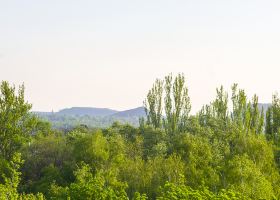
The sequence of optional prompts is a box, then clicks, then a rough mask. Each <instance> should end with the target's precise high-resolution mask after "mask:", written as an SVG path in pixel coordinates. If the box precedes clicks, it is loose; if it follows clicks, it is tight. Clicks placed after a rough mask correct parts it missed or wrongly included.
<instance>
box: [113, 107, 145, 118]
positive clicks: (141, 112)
mask: <svg viewBox="0 0 280 200" xmlns="http://www.w3.org/2000/svg"><path fill="white" fill-rule="evenodd" d="M112 116H113V117H144V116H146V113H145V108H144V107H138V108H133V109H130V110H124V111H120V112H117V113H115V114H113V115H112Z"/></svg>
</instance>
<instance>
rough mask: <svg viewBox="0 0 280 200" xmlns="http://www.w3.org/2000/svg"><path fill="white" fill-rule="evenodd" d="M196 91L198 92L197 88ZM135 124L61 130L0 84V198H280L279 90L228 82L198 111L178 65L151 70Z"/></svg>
mask: <svg viewBox="0 0 280 200" xmlns="http://www.w3.org/2000/svg"><path fill="white" fill-rule="evenodd" d="M202 92H203V91H202ZM143 105H144V107H145V111H146V117H143V118H140V119H139V126H132V125H129V124H124V123H120V122H117V121H116V122H114V123H113V124H112V125H111V126H109V127H104V128H97V127H88V126H86V125H83V124H81V125H78V126H76V127H74V128H71V129H70V130H59V129H55V128H53V127H52V126H51V124H50V123H49V122H47V121H44V120H42V119H40V118H38V117H37V116H36V115H34V114H33V113H32V112H31V108H32V105H31V104H30V103H29V102H28V101H27V100H26V99H25V88H24V85H21V86H19V87H16V86H14V85H13V84H12V83H8V82H6V81H2V82H1V85H0V200H6V199H8V200H10V199H12V200H14V199H15V200H17V199H21V200H25V199H26V200H43V199H57V200H87V199H88V200H90V199H96V200H110V199H133V200H146V199H157V200H168V199H171V200H179V199H183V200H184V199H185V200H187V199H193V200H196V199H197V200H204V199H205V200H206V199H214V200H216V199H220V200H221V199H227V200H229V199H233V200H239V199H280V176H279V172H280V137H279V134H280V98H279V96H278V95H277V94H276V93H275V94H274V95H272V102H271V106H270V107H269V108H268V109H266V110H264V109H262V108H260V107H259V102H258V96H257V95H254V96H253V97H248V95H247V94H246V92H245V91H244V90H243V89H240V88H239V86H238V85H237V84H233V85H232V88H231V91H225V89H224V88H223V86H221V87H219V88H217V89H216V97H215V98H214V99H213V100H212V101H211V102H210V103H209V104H208V105H204V106H203V107H202V108H201V110H200V111H199V112H197V113H196V114H190V111H191V100H190V97H189V94H188V87H187V81H186V78H185V76H184V74H177V75H176V76H174V75H172V74H169V75H167V76H166V77H165V78H164V79H157V80H156V81H155V83H154V84H153V85H152V87H151V89H150V90H149V91H148V93H147V97H146V99H145V100H144V102H143Z"/></svg>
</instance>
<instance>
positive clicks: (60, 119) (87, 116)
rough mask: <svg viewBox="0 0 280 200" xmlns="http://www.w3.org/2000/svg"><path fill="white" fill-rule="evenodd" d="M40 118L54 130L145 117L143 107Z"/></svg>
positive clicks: (41, 114) (83, 109)
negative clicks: (47, 122)
mask: <svg viewBox="0 0 280 200" xmlns="http://www.w3.org/2000/svg"><path fill="white" fill-rule="evenodd" d="M269 106H271V104H270V103H259V109H260V110H261V109H262V108H263V111H264V114H265V113H266V111H267V109H268V107H269ZM34 113H35V114H36V115H38V116H39V117H40V118H42V119H44V120H47V121H49V122H50V123H51V124H52V125H53V127H54V128H71V127H74V126H77V125H80V124H84V125H87V126H89V127H108V126H110V125H112V123H114V122H115V121H118V122H121V123H128V124H130V125H133V126H138V125H139V118H141V117H145V116H146V113H145V109H144V107H137V108H132V109H128V110H124V111H117V110H113V109H109V108H96V107H72V108H64V109H62V110H60V111H58V112H34Z"/></svg>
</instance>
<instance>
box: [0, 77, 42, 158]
mask: <svg viewBox="0 0 280 200" xmlns="http://www.w3.org/2000/svg"><path fill="white" fill-rule="evenodd" d="M30 109H31V104H29V103H27V102H26V101H25V99H24V86H23V85H22V86H20V87H19V90H18V93H17V94H16V89H15V87H14V86H10V85H9V83H8V82H5V81H3V82H2V83H1V85H0V141H1V145H0V157H2V158H4V159H7V160H10V159H11V158H12V157H13V155H14V153H16V152H17V151H18V150H19V149H20V147H21V145H22V144H23V143H24V142H26V140H27V138H28V137H29V136H30V134H31V133H32V130H33V128H34V127H35V125H36V120H35V118H34V117H33V116H32V115H31V114H29V110H30Z"/></svg>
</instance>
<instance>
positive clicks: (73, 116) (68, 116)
mask: <svg viewBox="0 0 280 200" xmlns="http://www.w3.org/2000/svg"><path fill="white" fill-rule="evenodd" d="M33 113H35V114H36V115H38V116H39V117H40V118H42V119H44V120H46V121H49V122H50V123H51V124H52V126H53V127H54V128H59V129H65V128H71V127H74V126H77V125H80V124H84V125H87V126H89V127H108V126H110V125H111V124H112V123H113V122H115V121H119V122H121V123H128V124H130V125H133V126H138V125H139V118H141V117H145V109H144V107H137V108H133V109H129V110H124V111H117V110H112V109H108V108H94V107H72V108H65V109H62V110H60V111H58V112H33Z"/></svg>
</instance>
